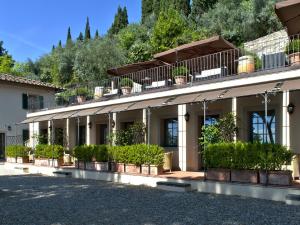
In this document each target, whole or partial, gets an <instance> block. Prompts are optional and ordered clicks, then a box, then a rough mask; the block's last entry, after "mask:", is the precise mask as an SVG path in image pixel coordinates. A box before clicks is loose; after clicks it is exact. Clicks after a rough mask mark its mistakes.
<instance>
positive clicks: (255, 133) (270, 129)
mask: <svg viewBox="0 0 300 225" xmlns="http://www.w3.org/2000/svg"><path fill="white" fill-rule="evenodd" d="M275 138H276V120H275V111H274V110H270V111H268V116H267V126H266V123H265V112H264V111H258V112H251V114H250V141H259V142H262V143H275V141H276V140H275Z"/></svg>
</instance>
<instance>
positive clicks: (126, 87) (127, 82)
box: [120, 78, 133, 95]
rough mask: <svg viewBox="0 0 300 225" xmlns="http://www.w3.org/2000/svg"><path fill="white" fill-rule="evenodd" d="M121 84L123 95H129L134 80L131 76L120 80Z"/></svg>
mask: <svg viewBox="0 0 300 225" xmlns="http://www.w3.org/2000/svg"><path fill="white" fill-rule="evenodd" d="M120 86H121V89H122V93H123V95H129V94H130V93H131V90H132V87H133V81H132V80H131V79H130V78H123V79H122V80H121V81H120Z"/></svg>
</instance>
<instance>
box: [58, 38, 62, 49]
mask: <svg viewBox="0 0 300 225" xmlns="http://www.w3.org/2000/svg"><path fill="white" fill-rule="evenodd" d="M57 47H58V48H62V44H61V40H59V42H58V46H57Z"/></svg>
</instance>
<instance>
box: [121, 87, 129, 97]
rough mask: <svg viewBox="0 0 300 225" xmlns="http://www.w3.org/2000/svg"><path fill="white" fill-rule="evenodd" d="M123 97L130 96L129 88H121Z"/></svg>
mask: <svg viewBox="0 0 300 225" xmlns="http://www.w3.org/2000/svg"><path fill="white" fill-rule="evenodd" d="M121 89H122V93H123V95H130V94H131V89H132V88H131V87H121Z"/></svg>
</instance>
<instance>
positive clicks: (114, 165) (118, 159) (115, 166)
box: [108, 146, 125, 173]
mask: <svg viewBox="0 0 300 225" xmlns="http://www.w3.org/2000/svg"><path fill="white" fill-rule="evenodd" d="M124 153H125V151H124V147H123V146H109V147H108V157H109V159H110V161H111V162H110V164H111V166H110V167H111V171H113V172H119V173H124V172H125V164H124V161H125V154H124Z"/></svg>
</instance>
